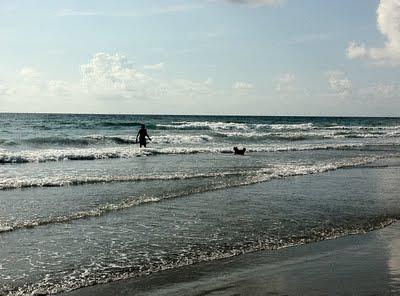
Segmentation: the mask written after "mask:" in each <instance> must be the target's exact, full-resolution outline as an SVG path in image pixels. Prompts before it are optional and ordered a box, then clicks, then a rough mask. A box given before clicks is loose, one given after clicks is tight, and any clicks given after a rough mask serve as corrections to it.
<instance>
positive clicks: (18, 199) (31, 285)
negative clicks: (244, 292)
mask: <svg viewBox="0 0 400 296" xmlns="http://www.w3.org/2000/svg"><path fill="white" fill-rule="evenodd" d="M141 123H145V124H146V126H147V129H148V132H149V134H150V136H151V138H152V141H151V142H149V143H148V146H147V148H145V149H140V148H139V147H138V144H136V141H135V138H136V133H137V130H138V128H139V126H140V124H141ZM234 146H238V147H239V148H241V147H246V149H247V151H246V154H245V156H235V155H233V154H232V148H233V147H234ZM399 152H400V119H398V118H322V117H317V118H316V117H243V116H160V115H157V116H152V115H141V116H136V115H61V114H0V164H1V165H0V202H1V205H2V206H1V207H0V294H7V293H10V294H14V293H17V292H18V291H19V292H21V293H31V292H32V291H35V290H37V291H40V292H43V293H55V292H59V291H64V290H69V289H74V288H78V287H81V286H87V285H92V284H95V283H102V282H107V281H111V280H118V279H121V278H126V277H132V276H140V275H145V274H147V273H149V272H153V271H158V270H163V269H168V268H179V266H182V265H187V264H193V263H196V262H200V261H209V260H215V259H218V258H224V257H227V256H235V255H238V254H241V253H243V252H250V251H257V250H262V249H275V248H280V247H286V246H292V245H297V244H301V243H307V242H314V241H318V240H321V239H326V238H334V237H337V236H342V235H346V234H352V233H362V232H365V231H369V230H372V229H376V228H380V227H383V226H385V225H387V224H389V223H391V222H392V221H394V220H396V219H398V218H399V214H400V211H399V206H398V202H397V199H396V198H395V197H394V196H393V195H390V194H386V195H383V196H384V198H381V199H377V198H376V196H377V194H379V192H380V191H377V192H375V193H374V194H372V193H371V190H372V189H373V188H377V186H378V185H379V184H381V183H385V182H386V183H387V182H388V180H392V178H389V177H390V176H391V175H390V174H388V178H385V179H384V180H378V181H376V182H377V184H378V185H376V184H375V187H372V189H371V188H370V189H369V190H370V191H369V194H366V195H365V200H359V196H360V195H359V194H352V193H351V192H352V190H355V192H360V190H361V191H364V190H366V189H365V188H363V187H361V188H360V186H361V185H358V187H357V188H356V189H354V188H352V187H351V186H350V187H349V188H347V189H346V190H344V188H343V184H337V186H336V185H335V184H330V186H331V188H330V191H329V199H328V197H327V196H328V194H325V193H324V189H325V188H326V186H327V185H326V184H325V185H324V184H320V185H319V186H321V187H320V194H319V195H318V196H311V195H310V196H303V197H301V198H300V199H295V200H293V199H292V197H293V196H294V195H295V192H289V191H288V192H286V191H285V190H282V188H285V184H289V183H285V182H292V181H291V180H293V179H294V178H297V177H296V176H303V177H306V176H307V178H310V180H311V181H310V182H312V180H317V178H319V176H321V175H324V174H327V173H328V172H330V173H332V172H339V171H342V170H349V169H351V170H349V171H352V170H357V171H358V172H364V171H365V172H367V171H368V168H369V167H371V166H372V167H381V168H382V169H385V168H386V167H391V168H394V167H396V166H397V165H398V161H397V157H398V156H399V155H400V153H399ZM362 174H363V173H362ZM349 176H350V177H349V178H351V176H352V174H351V173H349ZM370 177H371V176H370ZM371 178H372V177H371ZM372 179H373V178H372ZM349 180H350V179H349ZM274 182H278V183H279V184H280V185H279V186H281V187H279V188H280V189H277V188H276V187H274V186H273V185H272V184H275V183H274ZM372 185H373V184H371V182H370V181H368V182H367V183H366V184H364V185H362V186H372ZM386 187H387V186H386ZM288 188H289V187H288ZM332 188H333V189H332ZM335 188H336V189H335ZM366 192H367V191H366ZM346 193H348V194H347V195H346Z"/></svg>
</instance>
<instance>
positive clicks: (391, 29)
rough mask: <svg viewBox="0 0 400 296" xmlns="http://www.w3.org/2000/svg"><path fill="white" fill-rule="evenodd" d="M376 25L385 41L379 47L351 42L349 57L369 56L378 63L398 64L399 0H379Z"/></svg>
mask: <svg viewBox="0 0 400 296" xmlns="http://www.w3.org/2000/svg"><path fill="white" fill-rule="evenodd" d="M377 26H378V30H379V31H380V32H381V34H382V35H384V36H385V38H386V42H385V44H384V46H383V47H381V48H369V49H368V48H365V46H364V45H357V44H356V43H355V42H351V43H350V45H349V47H348V49H347V55H348V57H349V58H362V57H365V58H369V59H371V60H373V61H375V62H377V63H380V64H389V65H394V66H398V65H400V1H399V0H381V1H380V3H379V6H378V9H377Z"/></svg>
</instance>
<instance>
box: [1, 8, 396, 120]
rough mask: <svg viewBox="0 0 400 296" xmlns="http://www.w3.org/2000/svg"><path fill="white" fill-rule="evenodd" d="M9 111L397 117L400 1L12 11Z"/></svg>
mask: <svg viewBox="0 0 400 296" xmlns="http://www.w3.org/2000/svg"><path fill="white" fill-rule="evenodd" d="M0 49H1V50H0V53H1V54H0V111H2V112H76V113H147V114H149V113H157V114H248V115H253V114H254V115H349V116H352V115H358V116H360V115H370V116H396V115H398V112H399V111H400V95H399V94H400V83H399V79H398V77H400V76H399V74H400V71H399V67H400V1H399V0H381V1H378V0H376V1H375V0H371V1H362V0H358V1H347V0H337V1H319V0H302V1H294V0H208V1H207V0H198V1H166V0H164V1H118V2H116V1H101V0H100V1H99V0H97V1H33V0H25V1H8V0H1V1H0Z"/></svg>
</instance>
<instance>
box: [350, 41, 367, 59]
mask: <svg viewBox="0 0 400 296" xmlns="http://www.w3.org/2000/svg"><path fill="white" fill-rule="evenodd" d="M367 54H368V51H367V49H366V48H365V45H364V44H361V45H358V44H357V43H356V42H354V41H352V42H350V43H349V47H348V48H347V57H348V58H349V59H356V58H363V57H365V56H367Z"/></svg>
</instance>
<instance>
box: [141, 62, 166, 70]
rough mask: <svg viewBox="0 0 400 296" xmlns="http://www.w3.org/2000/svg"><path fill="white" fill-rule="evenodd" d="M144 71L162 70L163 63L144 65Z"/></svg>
mask: <svg viewBox="0 0 400 296" xmlns="http://www.w3.org/2000/svg"><path fill="white" fill-rule="evenodd" d="M143 68H144V69H148V70H161V69H163V68H164V63H158V64H154V65H145V66H143Z"/></svg>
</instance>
